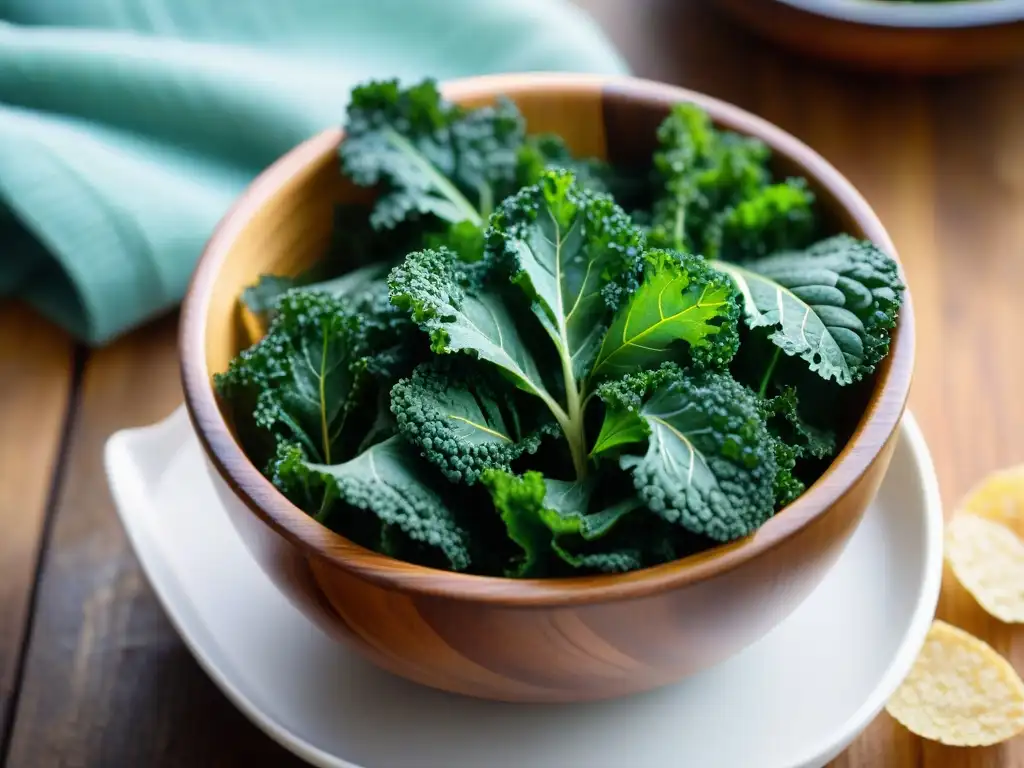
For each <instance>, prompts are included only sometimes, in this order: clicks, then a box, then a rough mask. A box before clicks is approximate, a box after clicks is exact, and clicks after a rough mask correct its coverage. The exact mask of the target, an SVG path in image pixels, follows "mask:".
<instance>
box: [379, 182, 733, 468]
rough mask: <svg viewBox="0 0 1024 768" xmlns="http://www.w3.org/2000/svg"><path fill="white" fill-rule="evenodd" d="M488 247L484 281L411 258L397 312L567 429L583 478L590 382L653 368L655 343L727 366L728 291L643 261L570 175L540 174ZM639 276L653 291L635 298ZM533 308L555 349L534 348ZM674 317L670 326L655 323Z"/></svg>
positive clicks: (422, 255)
mask: <svg viewBox="0 0 1024 768" xmlns="http://www.w3.org/2000/svg"><path fill="white" fill-rule="evenodd" d="M488 237H489V242H488V261H487V264H486V265H485V267H484V269H486V270H487V272H486V273H483V269H477V268H468V267H465V266H463V265H461V264H460V263H459V261H458V259H457V258H456V257H455V255H454V254H452V253H450V252H448V251H422V252H418V253H413V254H410V255H409V256H408V257H407V259H406V261H405V262H404V263H403V264H402V265H400V266H399V267H396V268H395V269H394V270H393V271H392V273H391V277H390V284H391V288H392V293H391V299H392V302H393V303H394V304H395V305H396V306H398V307H401V308H404V309H408V310H409V312H410V314H411V316H412V318H413V320H414V321H415V322H417V323H419V325H420V326H421V327H422V328H423V330H425V331H426V332H427V333H429V335H430V339H431V349H432V350H433V351H434V352H436V353H452V352H467V353H469V354H470V355H471V356H472V357H475V358H477V359H479V360H484V361H487V362H489V363H492V364H494V365H496V366H498V368H499V369H500V370H501V371H502V372H503V373H504V374H505V376H506V377H507V378H508V379H510V380H511V381H513V382H514V383H515V385H516V386H517V387H519V388H520V389H522V390H524V391H526V392H529V393H530V394H532V395H535V396H537V397H538V398H539V399H540V400H541V401H542V402H543V403H544V404H545V405H546V406H547V407H548V409H549V410H550V411H551V415H552V416H553V418H554V419H555V421H556V422H557V423H558V425H559V426H560V427H561V429H562V432H563V434H564V436H565V440H566V442H567V444H568V447H569V451H570V454H571V456H572V461H573V467H574V469H575V472H576V477H577V478H579V479H582V478H583V477H585V476H586V475H587V472H588V467H587V463H586V458H587V453H588V452H587V440H586V414H585V406H586V403H587V401H588V398H589V396H590V395H591V393H592V389H591V383H592V381H594V380H596V379H597V378H598V377H600V376H604V375H609V374H614V373H616V370H617V369H616V366H619V368H621V367H622V365H626V364H627V363H626V361H629V360H633V364H635V361H636V358H637V356H638V355H641V356H642V357H644V361H645V362H650V360H649V359H648V358H650V357H651V353H650V352H649V351H644V350H648V349H653V347H647V346H645V343H649V344H651V345H657V347H658V348H657V350H656V357H657V358H658V359H666V358H668V357H669V356H670V353H671V351H674V349H675V346H676V343H677V342H685V343H686V344H688V345H689V347H690V348H691V349H692V354H693V356H694V357H695V358H697V359H699V360H701V361H702V362H709V361H718V362H720V363H721V364H724V363H725V362H728V357H729V356H730V355H729V351H730V350H731V349H734V347H733V345H734V343H735V339H734V338H733V337H732V335H730V332H732V333H733V334H734V331H735V324H734V323H733V322H732V320H733V318H734V317H735V314H736V308H735V305H734V303H733V298H734V295H735V292H734V288H733V287H732V285H731V284H730V282H729V281H728V280H727V279H726V278H725V277H724V276H722V275H718V274H717V273H715V272H714V271H713V270H711V269H708V268H707V267H706V266H705V265H704V264H702V263H701V262H699V261H697V260H693V259H690V260H686V259H684V258H683V257H673V256H671V255H670V254H667V253H662V252H649V253H648V254H647V256H646V257H644V255H643V250H642V249H643V238H642V235H641V234H640V232H639V230H638V229H637V228H636V227H633V226H632V225H631V224H630V221H629V218H628V217H627V216H626V214H625V213H624V212H623V211H622V209H621V208H619V207H618V206H616V205H615V204H614V203H613V202H612V201H611V199H610V198H608V197H607V196H604V195H597V194H594V193H591V192H589V191H587V190H584V189H582V188H580V187H579V186H578V185H577V184H575V182H574V177H573V176H572V174H571V173H569V172H568V171H549V172H545V174H544V175H543V176H542V177H541V180H540V182H538V183H537V184H535V185H533V186H530V187H525V188H523V189H522V190H520V192H518V193H517V194H516V195H514V196H512V197H510V198H508V199H507V200H506V201H505V202H504V203H503V204H502V206H501V208H499V210H498V211H496V212H495V214H494V216H493V217H492V221H491V227H490V233H489V236H488ZM641 270H644V274H645V275H646V288H645V289H643V290H638V288H639V285H638V277H639V275H640V274H641ZM482 273H483V274H482ZM510 284H511V285H510ZM652 285H653V286H655V287H654V288H653V289H652V288H651V286H652ZM512 286H516V287H518V288H519V289H521V291H522V293H520V294H516V293H515V291H514V290H513V291H510V289H511V288H512ZM626 297H630V298H629V303H628V305H626V306H624V307H622V308H621V309H620V306H621V305H622V304H623V301H624V299H626ZM526 306H530V311H531V312H532V314H533V316H534V317H535V318H536V321H537V329H538V330H540V329H543V330H544V331H545V332H546V334H547V337H548V340H549V341H550V343H551V347H550V348H548V349H546V350H545V349H539V348H538V346H539V345H538V344H536V343H534V344H532V345H531V344H528V343H527V341H526V339H525V337H524V336H523V334H522V332H521V331H522V328H523V323H522V321H521V318H522V316H523V315H524V314H525V312H526V310H525V307H526ZM616 309H618V310H619V314H618V315H617V316H616V315H614V314H613V313H614V312H615V310H616ZM670 310H671V312H672V313H673V315H672V317H671V318H669V319H667V320H666V318H665V317H663V316H660V315H658V313H662V312H668V311H670ZM652 313H653V314H652ZM656 315H658V316H656ZM623 317H625V318H627V319H628V318H629V317H635V318H638V322H639V323H646V325H643V326H636V333H637V334H640V335H639V336H636V337H634V335H633V332H634V325H633V324H630V325H629V328H628V329H627V331H625V332H620V331H618V330H617V329H619V328H620V326H621V327H625V325H624V324H625V323H626V320H623V319H621V318H623ZM691 317H692V318H693V319H692V320H691ZM613 318H615V320H614V322H613ZM610 323H611V324H612V331H611V332H609V333H608V334H606V333H605V331H606V329H607V328H608V326H609V324H610ZM526 327H528V326H526ZM614 333H618V334H619V335H618V336H617V337H616V338H614V339H612V336H613V334H614ZM718 334H721V338H716V339H714V340H713V341H712V340H709V338H708V337H711V336H716V335H718ZM647 336H650V338H649V339H648V338H647ZM609 339H611V340H610V341H609ZM704 347H709V348H710V349H709V350H707V351H705V350H704ZM545 353H548V355H549V356H553V358H554V359H555V360H556V361H557V364H556V369H557V370H559V371H560V376H555V377H554V379H553V380H550V381H549V379H551V377H547V378H546V377H545V376H543V375H542V373H541V370H542V364H541V363H540V362H538V359H540V358H543V356H544V354H545ZM620 360H622V361H623V363H622V364H621V365H620V362H619V361H620Z"/></svg>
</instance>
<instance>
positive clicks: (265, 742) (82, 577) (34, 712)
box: [8, 318, 300, 768]
mask: <svg viewBox="0 0 1024 768" xmlns="http://www.w3.org/2000/svg"><path fill="white" fill-rule="evenodd" d="M175 347H176V336H175V320H174V318H171V319H168V320H165V321H162V322H158V323H156V324H155V325H152V326H149V327H147V328H145V329H143V330H141V331H138V332H136V333H134V334H132V335H130V336H128V337H127V338H125V339H123V340H121V341H119V342H117V343H115V344H114V345H112V346H110V347H109V348H106V349H104V350H102V351H99V352H96V353H94V354H93V355H92V356H91V358H90V359H89V360H88V362H87V365H86V369H85V373H84V379H83V382H82V393H81V403H80V407H79V409H78V411H77V413H76V416H75V420H74V423H73V425H72V432H71V438H70V444H69V450H68V455H67V459H66V472H65V480H64V482H63V484H62V486H61V488H60V489H59V494H58V501H57V507H56V510H55V515H56V518H55V521H54V524H53V532H52V536H51V543H50V546H49V548H48V552H47V557H46V561H45V566H44V572H43V577H42V581H41V584H40V587H39V598H38V603H37V608H36V616H35V622H34V631H33V633H32V639H31V645H30V650H29V653H28V657H27V661H26V672H25V678H24V683H23V686H22V695H21V698H20V700H19V702H18V708H17V713H16V719H15V725H14V734H13V739H12V741H11V749H10V753H9V760H8V766H10V768H38V767H39V766H48V767H49V766H89V767H90V768H91V767H92V766H133V767H134V766H146V768H160V767H162V766H188V767H189V768H191V767H192V766H207V765H209V766H212V765H217V766H236V765H237V766H249V765H264V764H267V765H274V766H289V765H299V764H300V763H299V762H298V761H294V760H292V759H291V758H290V757H289V756H288V755H286V754H285V752H284V751H283V750H282V749H280V748H279V747H277V746H276V745H274V744H273V743H272V742H270V740H269V739H267V738H266V737H264V736H263V735H262V734H261V733H259V732H258V731H257V730H256V729H255V728H254V727H252V726H251V725H249V723H248V722H247V721H245V720H244V718H243V717H242V715H241V714H239V713H238V711H237V710H236V709H235V708H234V707H233V706H232V705H231V704H230V703H229V702H228V701H227V699H225V698H224V697H223V696H222V695H221V694H220V693H219V691H217V690H216V689H215V688H214V686H213V684H212V683H211V682H210V681H209V679H208V678H207V677H206V675H205V674H204V673H203V672H201V671H200V669H199V668H198V666H197V665H196V664H195V662H194V660H193V659H192V657H191V656H190V655H189V653H188V652H187V651H186V650H185V648H184V646H183V645H182V643H181V641H180V639H179V638H178V636H177V635H176V634H175V632H174V630H173V628H172V627H171V626H170V624H169V622H168V621H167V619H166V617H165V615H164V613H163V611H162V609H161V608H160V606H159V604H158V603H157V601H156V599H155V598H154V596H153V594H152V592H151V590H150V588H149V586H148V584H147V582H146V580H145V577H144V576H143V574H142V573H141V571H140V569H139V566H138V563H137V561H136V559H135V557H134V555H133V554H132V552H131V550H130V548H129V545H128V543H127V540H126V538H125V536H124V533H123V530H122V528H121V526H120V523H119V521H118V520H117V517H116V514H115V511H114V508H113V503H112V501H111V499H110V495H109V491H108V488H107V482H106V477H105V475H104V471H103V464H102V455H103V444H104V442H105V441H106V439H107V437H108V436H109V435H110V434H111V433H112V432H114V431H115V430H117V429H120V428H122V427H127V426H135V425H141V424H147V423H151V422H153V421H156V420H158V419H160V418H162V417H164V416H166V415H167V414H168V413H169V412H170V411H171V410H173V409H174V407H176V406H177V405H178V403H179V402H180V400H181V393H180V390H179V385H178V368H177V361H176V352H175Z"/></svg>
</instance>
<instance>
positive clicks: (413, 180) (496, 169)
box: [341, 79, 525, 228]
mask: <svg viewBox="0 0 1024 768" xmlns="http://www.w3.org/2000/svg"><path fill="white" fill-rule="evenodd" d="M524 140H525V130H524V124H523V119H522V117H521V115H520V114H519V111H518V110H517V109H516V107H515V105H514V104H512V103H511V102H509V101H508V100H501V101H500V102H499V103H498V104H497V105H495V106H493V107H485V108H481V109H476V110H472V111H469V110H465V109H463V108H462V107H459V106H456V105H454V104H450V103H448V102H446V101H445V100H444V99H443V98H442V96H441V94H440V92H439V91H438V89H437V86H436V83H435V82H434V81H433V80H429V79H428V80H424V81H423V82H421V83H419V84H417V85H414V86H412V87H410V88H406V89H403V88H401V87H400V86H399V84H398V81H397V80H387V81H380V82H372V83H368V84H366V85H362V86H359V87H357V88H355V89H354V90H353V91H352V97H351V100H350V102H349V107H348V121H347V125H346V137H345V141H344V142H342V144H341V161H342V168H343V170H344V172H345V173H346V175H348V176H349V177H350V178H351V179H352V180H353V181H355V182H356V183H357V184H360V185H362V186H376V185H378V184H383V185H384V191H383V193H382V195H381V196H380V197H379V198H378V200H377V202H376V203H375V205H374V210H373V214H372V215H371V217H370V221H371V223H372V224H373V225H374V226H375V227H377V228H382V227H394V226H395V225H396V224H398V223H399V222H402V221H404V220H405V219H406V218H408V217H410V216H415V215H417V214H429V215H433V216H436V217H437V218H439V219H442V220H444V221H446V222H448V223H451V224H458V223H459V222H463V221H467V222H470V223H472V224H475V225H476V226H478V227H482V226H483V224H484V222H485V220H486V218H487V216H488V215H489V214H490V212H491V210H492V208H493V206H494V204H495V203H496V202H497V201H498V200H500V199H502V197H504V196H505V195H506V194H508V193H510V192H512V191H514V189H515V181H516V171H517V166H518V162H519V148H520V147H521V146H522V144H523V141H524Z"/></svg>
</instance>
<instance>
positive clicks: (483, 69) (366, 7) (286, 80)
mask: <svg viewBox="0 0 1024 768" xmlns="http://www.w3.org/2000/svg"><path fill="white" fill-rule="evenodd" d="M529 70H561V71H578V72H581V71H582V72H602V73H620V72H625V71H626V66H625V64H624V63H623V61H622V59H621V58H620V57H619V55H618V54H617V53H616V52H615V50H614V49H613V48H612V46H611V45H610V43H609V42H608V41H607V40H606V39H605V37H604V36H603V35H602V33H601V32H600V31H599V29H598V28H597V27H596V25H595V24H594V22H593V21H592V20H591V19H590V18H589V17H588V16H586V15H585V14H584V13H582V12H581V11H580V10H578V9H577V8H575V7H573V6H571V5H569V4H567V3H566V2H564V1H563V0H0V297H2V296H19V297H22V298H24V299H25V300H27V301H29V302H30V303H31V304H33V305H34V306H35V307H37V308H38V309H39V310H40V311H41V312H42V313H44V314H45V315H47V316H48V317H50V318H52V319H53V320H54V321H56V322H57V323H59V324H61V325H62V326H64V327H66V328H67V329H68V330H69V331H70V332H71V333H72V334H74V335H75V336H76V337H78V338H80V339H82V340H84V341H86V342H88V343H90V344H102V343H104V342H106V341H109V340H110V339H111V338H113V337H115V336H117V335H118V334H120V333H123V332H125V331H127V330H128V329H130V328H132V327H134V326H136V325H138V324H140V323H142V322H143V321H145V320H147V319H149V318H151V317H153V316H154V315H156V314H158V313H161V312H164V311H166V310H167V309H169V308H171V307H173V306H174V305H175V304H176V303H177V302H178V301H180V299H181V297H182V295H183V293H184V291H185V287H186V284H187V282H188V278H189V276H190V275H191V272H192V269H193V267H194V266H195V261H196V258H197V257H198V255H199V253H200V250H201V249H202V246H203V244H204V242H205V241H206V239H207V237H208V236H209V234H210V232H211V231H212V229H213V227H214V226H215V225H216V223H217V221H218V220H219V218H220V217H221V216H222V215H223V214H224V212H225V211H226V210H227V208H228V207H229V205H230V204H231V202H232V201H233V200H234V199H235V197H236V196H237V195H238V194H239V193H240V192H241V191H242V189H243V188H244V187H245V185H246V184H247V183H248V182H249V181H250V180H251V179H252V178H253V176H254V175H256V174H257V173H258V172H259V171H261V170H262V169H263V168H265V167H266V166H267V165H268V164H269V163H271V162H272V161H273V160H275V159H276V158H277V157H279V156H280V155H281V154H283V153H284V152H286V151H287V150H288V149H290V148H291V147H293V146H294V145H295V144H297V143H298V142H300V141H302V140H304V139H305V138H307V137H309V136H311V135H312V134H314V133H316V132H317V131H319V130H321V129H323V128H325V127H328V126H331V125H336V124H339V123H340V122H341V121H342V119H343V117H344V109H345V105H346V103H347V94H348V91H349V89H350V88H351V87H352V86H353V85H354V84H355V83H357V82H360V81H362V80H364V79H367V78H370V77H399V78H402V79H403V80H407V81H408V80H413V79H418V78H420V77H423V76H433V77H436V78H438V79H445V78H452V77H459V76H465V75H472V74H485V73H493V72H511V71H529Z"/></svg>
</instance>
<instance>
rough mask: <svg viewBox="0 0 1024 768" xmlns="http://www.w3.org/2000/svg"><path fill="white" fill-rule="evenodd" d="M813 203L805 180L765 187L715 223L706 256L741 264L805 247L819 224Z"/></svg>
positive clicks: (709, 232) (705, 245) (711, 230)
mask: <svg viewBox="0 0 1024 768" xmlns="http://www.w3.org/2000/svg"><path fill="white" fill-rule="evenodd" d="M814 200H815V198H814V193H813V192H811V191H810V189H808V187H807V182H806V181H805V180H804V179H799V178H793V179H787V180H786V181H784V182H782V183H780V184H769V185H768V186H766V187H762V188H761V189H759V190H758V191H757V192H756V193H754V194H753V196H751V197H749V198H747V199H745V200H743V201H741V202H740V203H738V204H737V205H736V206H735V207H732V208H729V209H727V210H725V211H724V212H723V214H722V215H721V216H719V217H718V218H716V219H715V221H714V222H712V224H711V226H710V227H709V231H708V234H707V235H706V237H705V239H704V251H703V252H704V255H705V256H706V257H708V258H721V259H725V260H727V261H742V260H744V259H754V258H760V257H763V256H768V255H769V254H772V253H775V252H777V251H784V250H792V249H795V248H803V247H804V246H806V245H808V244H809V243H810V242H811V240H812V239H813V236H814V231H815V226H816V224H817V222H816V218H815V215H814Z"/></svg>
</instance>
